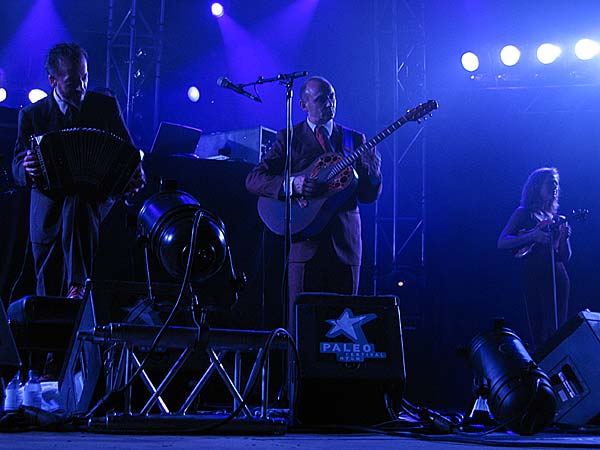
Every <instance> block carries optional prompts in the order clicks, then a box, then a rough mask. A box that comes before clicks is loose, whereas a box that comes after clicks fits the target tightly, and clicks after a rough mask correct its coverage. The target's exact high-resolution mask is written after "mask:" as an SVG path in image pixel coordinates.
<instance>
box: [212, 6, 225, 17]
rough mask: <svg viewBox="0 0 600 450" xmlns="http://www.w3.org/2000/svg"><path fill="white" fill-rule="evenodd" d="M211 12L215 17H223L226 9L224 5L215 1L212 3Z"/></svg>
mask: <svg viewBox="0 0 600 450" xmlns="http://www.w3.org/2000/svg"><path fill="white" fill-rule="evenodd" d="M210 12H211V13H212V15H213V16H215V17H223V14H224V13H225V10H224V9H223V5H221V4H220V3H216V2H215V3H213V4H212V5H210Z"/></svg>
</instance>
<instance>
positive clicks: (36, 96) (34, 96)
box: [28, 89, 48, 103]
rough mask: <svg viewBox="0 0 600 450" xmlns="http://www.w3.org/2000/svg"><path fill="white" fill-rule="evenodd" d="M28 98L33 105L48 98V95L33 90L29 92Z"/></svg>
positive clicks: (39, 90)
mask: <svg viewBox="0 0 600 450" xmlns="http://www.w3.org/2000/svg"><path fill="white" fill-rule="evenodd" d="M28 97H29V101H30V102H31V103H35V102H37V101H40V100H41V99H43V98H45V97H48V94H46V92H44V91H43V90H41V89H32V90H30V91H29V95H28Z"/></svg>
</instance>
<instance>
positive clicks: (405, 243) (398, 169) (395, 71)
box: [373, 0, 426, 295]
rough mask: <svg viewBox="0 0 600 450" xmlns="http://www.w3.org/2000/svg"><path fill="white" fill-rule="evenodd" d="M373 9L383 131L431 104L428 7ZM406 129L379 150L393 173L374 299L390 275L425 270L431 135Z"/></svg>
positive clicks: (379, 209) (420, 0)
mask: <svg viewBox="0 0 600 450" xmlns="http://www.w3.org/2000/svg"><path fill="white" fill-rule="evenodd" d="M373 7H374V13H375V14H374V21H375V23H374V30H375V32H374V35H375V85H376V89H375V97H376V98H375V111H376V122H377V128H378V129H380V128H384V127H385V126H387V125H388V124H387V123H386V122H390V115H393V118H394V120H396V119H397V118H398V117H400V116H402V115H404V114H405V112H406V110H407V109H409V108H412V107H414V106H416V105H418V104H419V103H421V102H423V101H425V100H426V76H425V75H426V72H425V69H426V67H425V56H426V55H425V24H424V21H425V20H424V8H425V6H424V0H402V1H399V0H373ZM407 128H408V129H407V130H403V131H402V132H399V133H395V134H394V135H393V136H391V137H390V139H389V140H388V141H386V142H383V143H382V144H380V145H379V146H378V148H379V150H380V152H381V153H382V158H383V160H384V161H388V164H386V166H387V167H391V169H387V170H389V171H390V172H391V173H384V178H385V179H386V182H385V184H386V188H385V190H384V192H383V193H382V198H381V199H380V200H379V201H378V202H377V204H376V206H375V228H374V236H373V239H374V276H373V293H374V295H377V293H378V284H382V281H383V280H384V279H386V278H387V277H389V276H390V275H393V274H394V273H397V272H398V271H403V270H408V271H417V272H419V271H420V270H421V269H422V268H423V267H424V266H425V231H426V222H425V210H426V203H425V200H426V195H425V175H426V164H425V163H426V160H425V156H426V139H425V134H426V133H425V129H424V128H423V127H413V126H410V127H407ZM389 161H392V164H389ZM387 180H389V181H387ZM389 204H391V205H392V208H391V211H390V209H389V207H388V206H387V205H389ZM384 205H385V206H384Z"/></svg>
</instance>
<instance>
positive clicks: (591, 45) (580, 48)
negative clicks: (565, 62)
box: [575, 39, 600, 61]
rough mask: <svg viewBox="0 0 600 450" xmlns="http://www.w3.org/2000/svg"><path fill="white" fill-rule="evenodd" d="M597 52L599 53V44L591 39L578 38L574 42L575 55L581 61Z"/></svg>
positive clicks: (590, 57) (588, 58)
mask: <svg viewBox="0 0 600 450" xmlns="http://www.w3.org/2000/svg"><path fill="white" fill-rule="evenodd" d="M598 53H600V44H598V42H596V41H593V40H591V39H580V40H579V41H577V43H576V44H575V56H577V57H578V58H579V59H581V60H582V61H587V60H590V59H592V58H593V57H594V56H596V55H597V54H598Z"/></svg>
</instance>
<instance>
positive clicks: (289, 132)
mask: <svg viewBox="0 0 600 450" xmlns="http://www.w3.org/2000/svg"><path fill="white" fill-rule="evenodd" d="M306 75H308V72H307V71H300V72H292V73H281V74H279V75H277V76H274V77H270V78H264V77H262V76H259V77H258V79H257V80H256V81H255V82H253V83H246V84H241V85H240V86H241V87H245V86H250V85H257V84H265V83H273V82H275V81H278V82H279V83H280V84H281V85H283V86H284V87H285V111H286V120H285V166H284V171H283V179H284V186H285V189H284V192H285V217H284V223H285V231H284V244H283V255H284V256H283V286H282V297H283V299H284V302H283V304H284V312H283V324H284V326H285V328H286V329H287V330H289V329H290V325H292V324H290V323H288V316H289V314H288V312H289V310H290V307H291V306H292V305H291V304H290V303H291V302H292V299H291V298H290V296H289V282H288V272H289V258H290V248H291V245H292V225H291V224H292V191H293V188H292V186H291V184H290V179H291V176H292V138H293V137H294V127H293V121H292V99H293V97H294V91H293V89H292V88H293V85H294V80H295V79H296V78H301V77H305V76H306Z"/></svg>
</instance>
